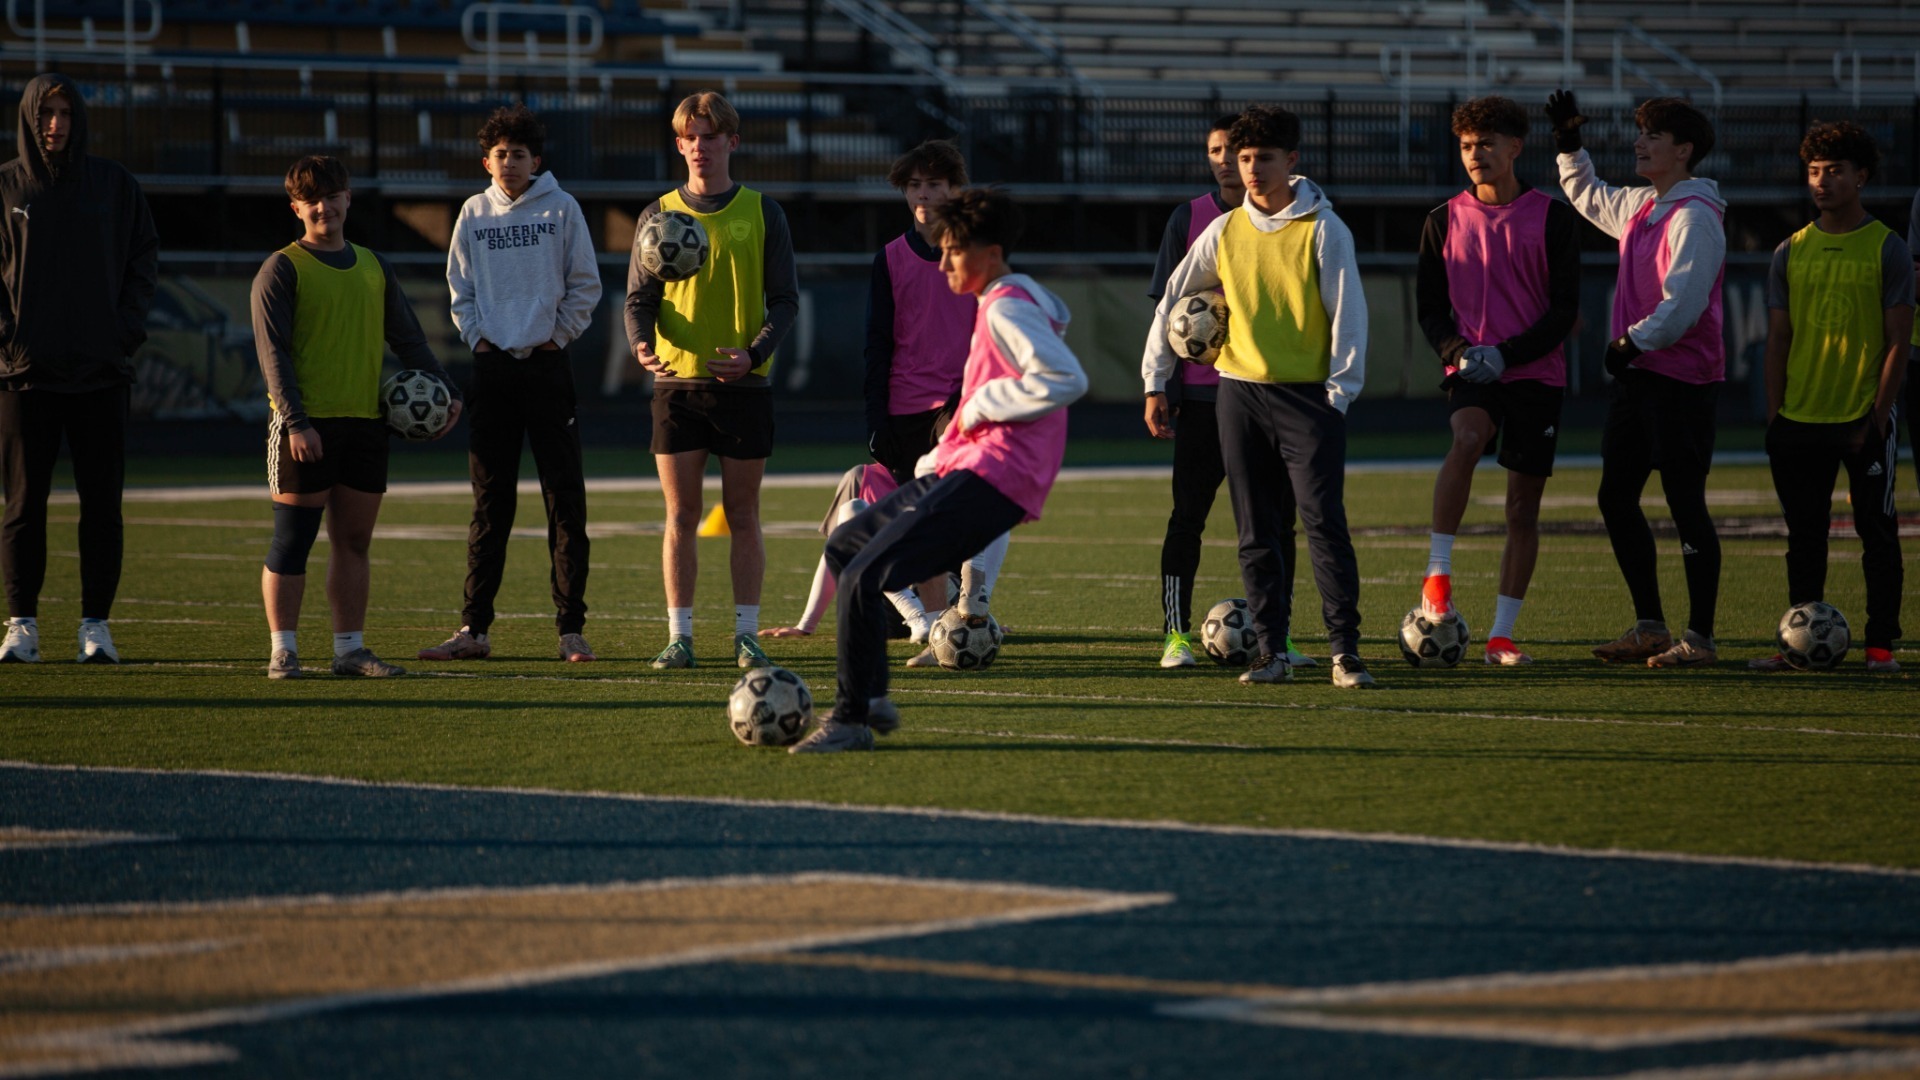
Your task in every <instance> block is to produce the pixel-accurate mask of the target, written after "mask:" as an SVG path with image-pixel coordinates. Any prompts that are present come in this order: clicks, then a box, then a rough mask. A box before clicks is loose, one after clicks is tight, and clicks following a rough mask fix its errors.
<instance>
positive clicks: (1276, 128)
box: [1227, 105, 1300, 154]
mask: <svg viewBox="0 0 1920 1080" xmlns="http://www.w3.org/2000/svg"><path fill="white" fill-rule="evenodd" d="M1250 146H1256V147H1267V148H1270V149H1274V150H1298V149H1300V118H1299V117H1298V116H1295V115H1294V114H1293V113H1292V112H1290V111H1288V110H1286V109H1283V108H1281V107H1280V106H1278V105H1249V106H1248V107H1247V111H1246V112H1243V113H1241V114H1240V116H1239V117H1238V118H1237V119H1235V120H1234V122H1233V127H1232V128H1231V129H1229V130H1228V132H1227V149H1229V150H1231V151H1233V152H1234V153H1236V154H1237V153H1239V152H1240V151H1242V150H1244V149H1246V148H1247V147H1250Z"/></svg>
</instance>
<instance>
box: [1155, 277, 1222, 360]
mask: <svg viewBox="0 0 1920 1080" xmlns="http://www.w3.org/2000/svg"><path fill="white" fill-rule="evenodd" d="M1226 343H1227V302H1226V301H1225V300H1223V299H1221V297H1220V294H1218V293H1215V292H1212V291H1208V292H1197V293H1188V294H1187V295H1185V296H1183V297H1181V298H1180V299H1178V300H1176V301H1174V304H1173V310H1172V311H1171V312H1169V313H1168V315H1167V344H1168V345H1171V346H1172V347H1173V354H1174V355H1175V356H1178V357H1179V358H1180V359H1182V360H1191V361H1193V362H1194V363H1196V364H1211V363H1213V362H1214V361H1215V360H1218V359H1220V349H1221V348H1222V347H1223V346H1225V345H1226Z"/></svg>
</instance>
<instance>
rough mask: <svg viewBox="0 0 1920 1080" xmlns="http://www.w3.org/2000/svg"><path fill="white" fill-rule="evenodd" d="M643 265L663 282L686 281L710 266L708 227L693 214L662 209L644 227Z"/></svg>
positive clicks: (642, 232)
mask: <svg viewBox="0 0 1920 1080" xmlns="http://www.w3.org/2000/svg"><path fill="white" fill-rule="evenodd" d="M640 265H641V266H643V267H646V270H647V273H649V274H652V275H653V276H654V277H657V278H659V279H660V280H662V281H685V280H686V279H688V278H690V277H692V276H693V275H695V274H697V273H699V272H700V268H701V267H703V266H705V265H707V230H706V228H705V226H703V225H701V224H700V221H699V219H697V218H695V217H694V216H693V215H692V214H683V213H681V212H680V211H678V210H662V211H661V212H659V213H658V214H655V215H654V216H652V217H650V218H648V219H647V223H646V224H645V225H642V226H640Z"/></svg>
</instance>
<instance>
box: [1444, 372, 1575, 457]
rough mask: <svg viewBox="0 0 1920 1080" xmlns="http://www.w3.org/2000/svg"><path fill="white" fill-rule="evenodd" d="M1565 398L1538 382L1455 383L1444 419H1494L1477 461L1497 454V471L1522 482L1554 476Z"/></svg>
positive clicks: (1457, 381) (1557, 391)
mask: <svg viewBox="0 0 1920 1080" xmlns="http://www.w3.org/2000/svg"><path fill="white" fill-rule="evenodd" d="M1566 398H1567V392H1566V391H1565V390H1564V389H1562V388H1561V387H1558V386H1548V385H1547V384H1546V383H1543V382H1541V381H1539V380H1538V379H1516V380H1514V381H1513V382H1499V383H1470V382H1466V381H1464V380H1455V381H1454V383H1453V386H1452V388H1451V389H1449V390H1448V391H1447V404H1448V405H1449V406H1450V407H1451V408H1450V409H1449V415H1451V414H1452V413H1456V412H1459V411H1460V410H1461V409H1484V410H1486V413H1487V415H1488V416H1490V417H1492V418H1493V438H1491V439H1488V440H1487V445H1486V448H1485V449H1483V450H1482V451H1481V455H1482V456H1485V455H1486V454H1491V453H1493V452H1495V451H1496V450H1497V451H1499V454H1500V457H1499V462H1500V467H1501V468H1503V469H1507V470H1508V471H1510V472H1517V473H1520V474H1521V475H1523V476H1552V475H1553V454H1554V450H1555V448H1556V447H1558V446H1559V445H1560V406H1561V403H1562V402H1564V401H1566ZM1502 435H1505V436H1506V439H1505V440H1504V441H1503V440H1502V439H1501V436H1502Z"/></svg>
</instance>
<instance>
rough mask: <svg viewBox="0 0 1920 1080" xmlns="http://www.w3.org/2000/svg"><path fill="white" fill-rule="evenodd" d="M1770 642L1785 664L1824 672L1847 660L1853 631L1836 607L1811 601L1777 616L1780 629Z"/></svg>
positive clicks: (1796, 605)
mask: <svg viewBox="0 0 1920 1080" xmlns="http://www.w3.org/2000/svg"><path fill="white" fill-rule="evenodd" d="M1773 641H1774V644H1776V645H1778V646H1780V655H1781V656H1784V657H1786V658H1787V663H1789V664H1792V665H1793V666H1794V667H1797V668H1799V669H1800V670H1802V671H1824V670H1826V669H1827V668H1831V667H1839V666H1840V661H1842V660H1844V659H1846V658H1847V650H1848V649H1850V648H1852V647H1853V631H1852V629H1851V628H1849V627H1848V626H1847V617H1846V616H1845V615H1842V614H1840V611H1839V609H1838V608H1835V607H1834V606H1833V605H1832V604H1826V603H1822V602H1821V601H1818V600H1813V601H1809V602H1807V603H1805V604H1795V605H1793V606H1792V607H1790V608H1788V609H1787V613H1786V614H1785V615H1782V616H1780V630H1779V632H1778V633H1776V634H1775V635H1774V637H1773Z"/></svg>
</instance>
